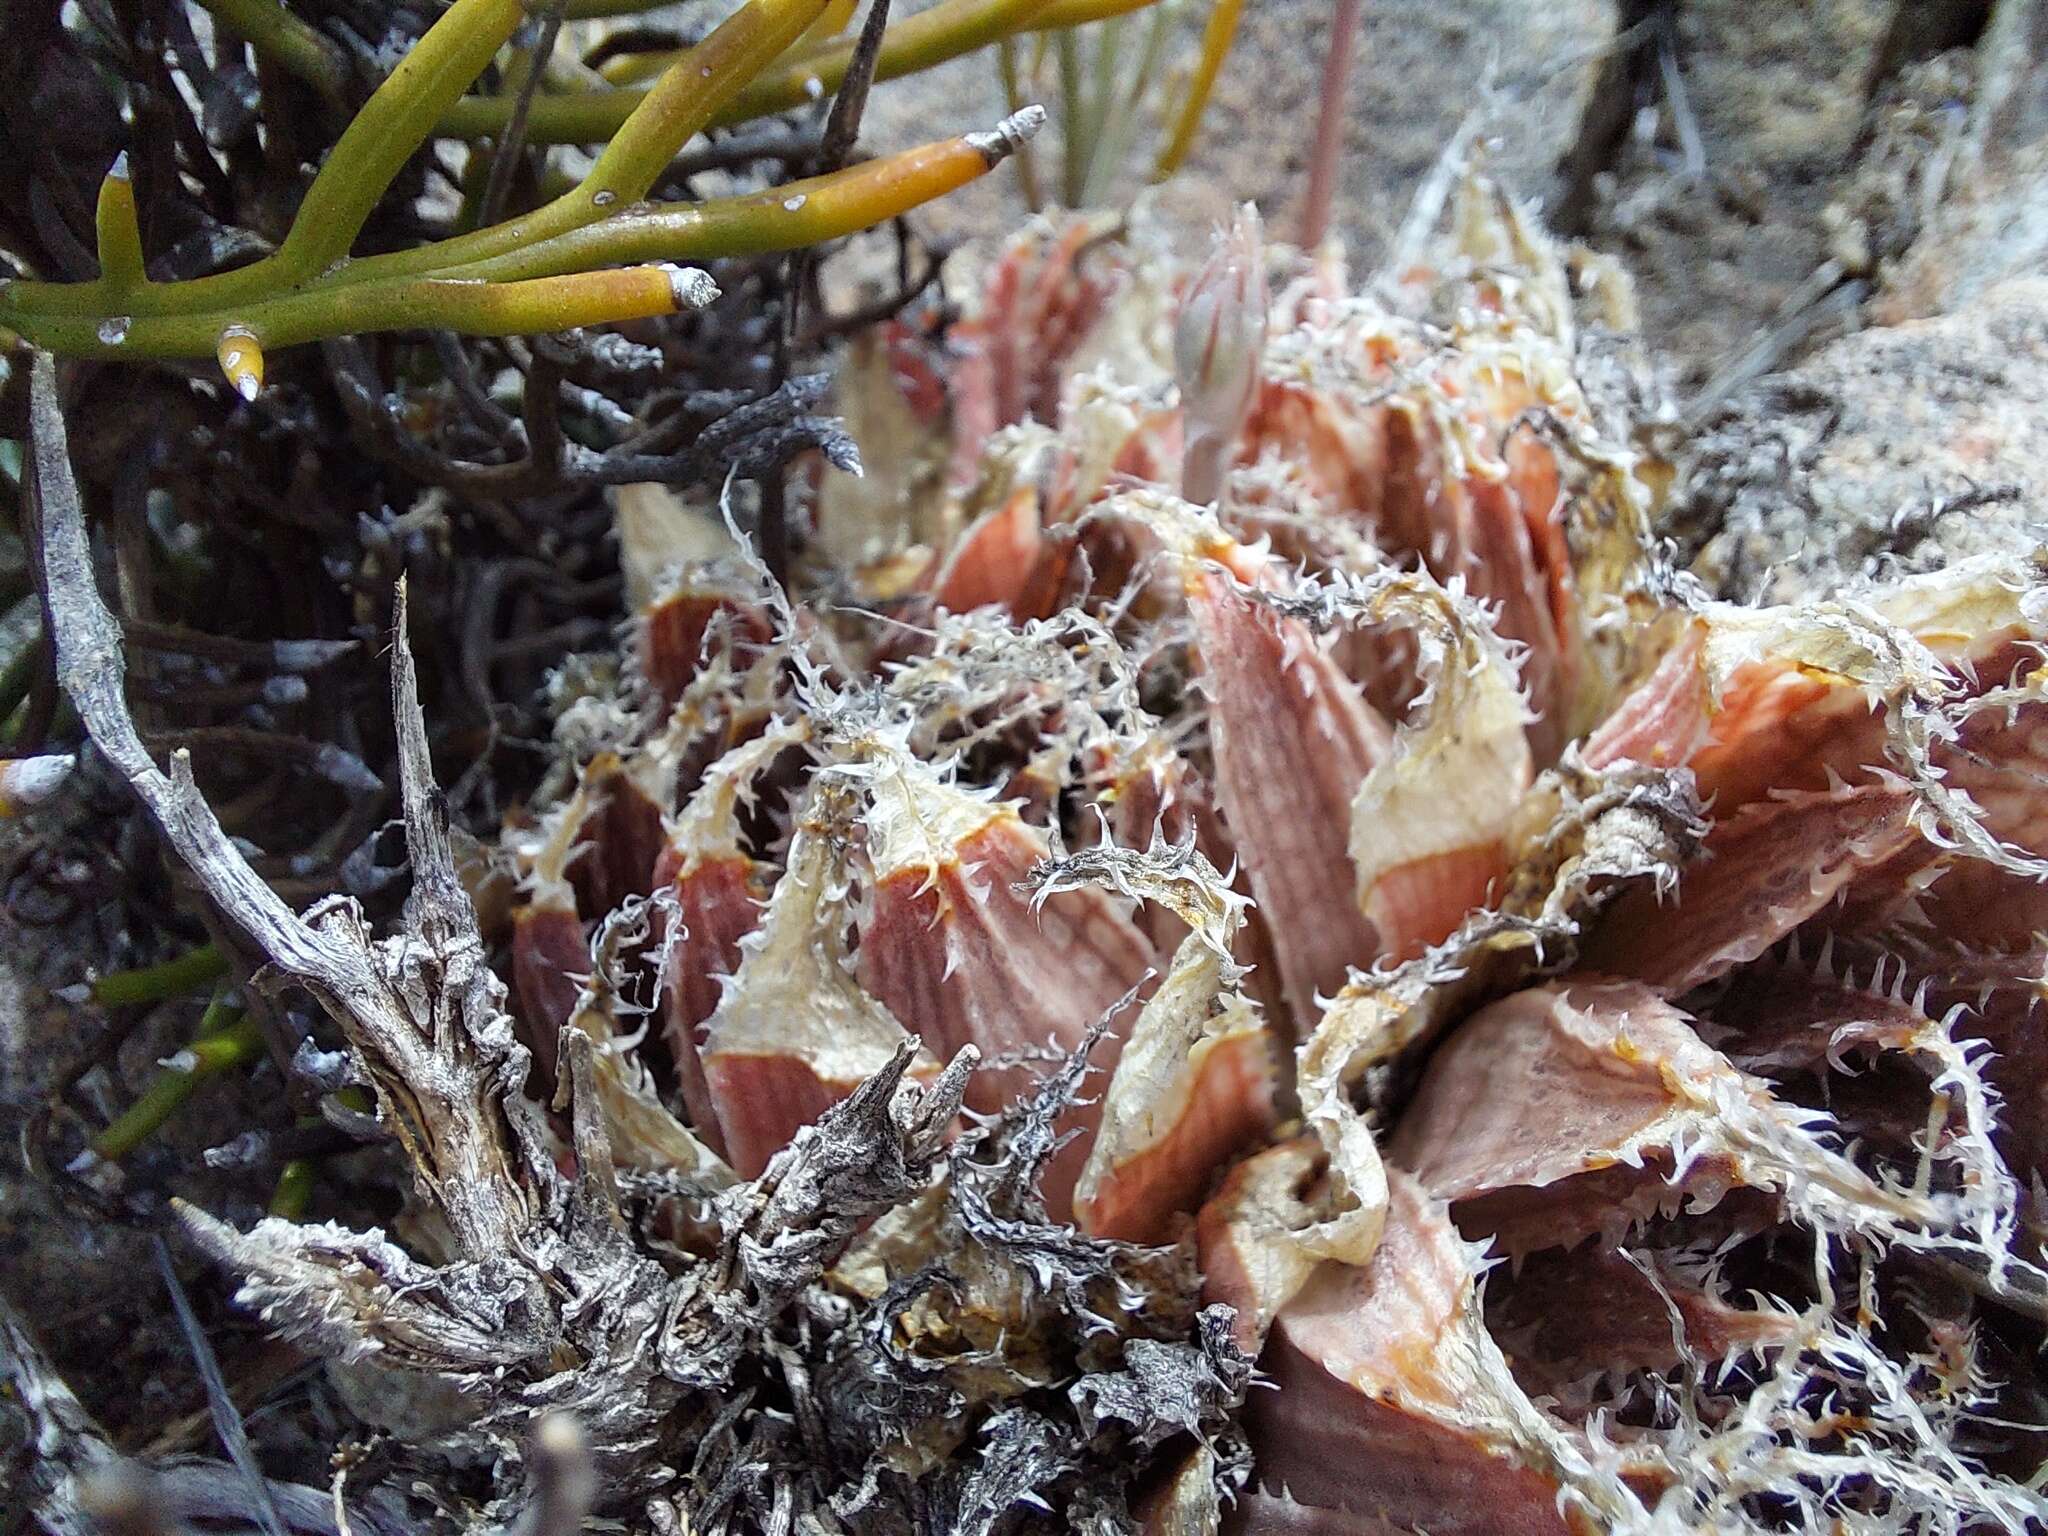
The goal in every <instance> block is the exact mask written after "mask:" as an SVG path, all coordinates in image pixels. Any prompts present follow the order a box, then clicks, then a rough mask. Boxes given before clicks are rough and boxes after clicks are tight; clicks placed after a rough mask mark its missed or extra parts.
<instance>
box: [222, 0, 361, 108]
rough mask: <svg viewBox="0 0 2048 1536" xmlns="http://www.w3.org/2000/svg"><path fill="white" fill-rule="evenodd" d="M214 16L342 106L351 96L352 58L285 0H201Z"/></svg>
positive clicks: (260, 50) (258, 50) (331, 100)
mask: <svg viewBox="0 0 2048 1536" xmlns="http://www.w3.org/2000/svg"><path fill="white" fill-rule="evenodd" d="M199 3H200V4H201V5H203V6H205V7H206V8H207V9H208V10H209V11H211V12H213V14H214V15H216V16H218V17H219V18H220V19H221V20H222V21H224V22H226V23H227V24H228V25H229V26H230V27H232V28H233V29H234V30H235V31H236V32H239V33H240V34H241V35H242V36H243V37H245V38H247V39H248V40H249V43H250V45H251V46H252V47H254V48H255V49H256V51H257V52H258V53H260V54H262V55H264V56H265V57H266V58H270V59H274V60H276V61H277V62H278V63H279V64H282V65H283V66H284V67H285V68H286V69H288V70H290V71H291V72H292V73H293V74H295V75H297V76H298V77H299V78H300V79H301V80H303V81H305V82H306V83H307V84H308V85H310V86H312V87H313V89H314V90H316V91H318V92H319V93H320V94H321V95H322V96H324V97H326V98H327V100H328V101H330V102H333V103H335V104H336V105H339V104H340V103H341V102H342V101H343V100H344V99H346V97H347V95H348V61H347V60H346V59H344V58H343V57H342V54H341V50H340V49H339V48H337V47H335V46H334V44H333V43H331V42H329V41H328V40H327V39H326V38H324V37H322V36H321V35H320V34H319V33H318V32H316V31H314V30H313V28H311V27H309V26H307V25H306V23H305V22H303V21H301V20H299V18H298V17H296V16H294V15H293V14H292V13H291V12H290V11H288V10H286V9H285V8H284V6H283V4H282V3H281V0H199Z"/></svg>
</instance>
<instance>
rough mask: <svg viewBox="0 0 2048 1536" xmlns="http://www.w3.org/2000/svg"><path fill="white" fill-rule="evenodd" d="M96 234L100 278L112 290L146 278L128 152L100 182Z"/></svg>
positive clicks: (116, 290)
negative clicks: (129, 177) (130, 179)
mask: <svg viewBox="0 0 2048 1536" xmlns="http://www.w3.org/2000/svg"><path fill="white" fill-rule="evenodd" d="M93 225H94V230H95V233H96V235H97V237H98V240H97V243H98V245H99V258H100V281H101V282H103V283H105V284H106V285H107V287H108V288H109V289H110V290H112V291H114V292H117V293H119V292H125V291H127V290H129V289H133V288H139V287H141V286H142V285H143V284H144V283H145V282H147V281H148V279H147V278H146V277H145V276H144V275H143V271H142V227H141V225H140V224H139V223H137V222H136V216H135V186H134V183H132V182H131V181H129V179H128V152H127V151H126V150H123V151H122V152H121V153H120V155H119V156H117V157H116V158H115V160H114V168H113V169H112V170H110V171H108V172H107V174H106V177H105V179H104V180H102V181H101V182H100V200H99V207H98V209H97V210H96V211H95V213H94V215H93Z"/></svg>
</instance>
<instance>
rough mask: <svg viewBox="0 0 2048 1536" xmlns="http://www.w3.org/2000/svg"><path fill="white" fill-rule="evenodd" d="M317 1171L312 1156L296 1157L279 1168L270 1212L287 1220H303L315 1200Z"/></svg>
mask: <svg viewBox="0 0 2048 1536" xmlns="http://www.w3.org/2000/svg"><path fill="white" fill-rule="evenodd" d="M316 1171H317V1169H316V1166H315V1164H314V1162H313V1160H312V1159H311V1158H310V1157H295V1158H293V1159H292V1160H291V1161H290V1162H288V1163H286V1164H285V1165H284V1167H283V1168H281V1169H279V1170H278V1175H277V1188H275V1189H274V1190H272V1191H271V1193H270V1214H271V1215H272V1216H282V1217H283V1218H284V1219H285V1220H286V1221H303V1220H304V1219H305V1216H306V1207H307V1206H308V1205H310V1204H311V1203H312V1200H313V1179H314V1175H315V1173H316Z"/></svg>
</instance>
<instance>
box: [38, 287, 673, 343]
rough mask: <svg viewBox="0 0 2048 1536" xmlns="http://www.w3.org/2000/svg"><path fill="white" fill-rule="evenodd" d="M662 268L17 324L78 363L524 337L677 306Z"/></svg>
mask: <svg viewBox="0 0 2048 1536" xmlns="http://www.w3.org/2000/svg"><path fill="white" fill-rule="evenodd" d="M681 277H682V275H681V274H679V273H675V272H671V271H668V270H666V269H664V268H661V267H651V266H642V267H629V268H626V269H624V270H619V271H584V270H578V271H569V272H565V273H563V274H562V275H558V276H549V277H547V278H545V279H543V280H537V281H532V282H484V281H482V280H480V278H479V277H477V276H474V275H471V274H470V273H468V272H467V271H466V270H465V272H464V275H463V276H462V277H460V278H433V277H419V278H400V279H398V280H397V281H395V282H387V283H358V284H346V283H336V282H326V283H316V284H314V285H312V286H311V287H307V288H301V289H298V290H297V291H295V292H291V293H287V294H285V295H284V296H283V297H281V298H274V299H256V300H252V301H249V302H243V303H237V304H234V305H232V306H229V307H226V308H221V309H210V310H201V311H199V312H198V313H196V314H176V315H139V316H136V317H134V318H133V319H131V320H130V321H129V323H128V326H127V329H126V330H125V331H124V332H123V333H122V336H121V338H120V340H119V341H116V342H110V341H108V340H107V339H106V337H105V336H103V335H102V334H101V333H100V331H99V329H98V327H97V326H96V325H95V324H94V322H93V320H92V317H90V316H83V317H79V316H71V315H63V316H52V317H50V318H48V319H46V320H40V321H37V322H35V323H34V324H33V325H32V326H31V325H29V324H27V323H26V322H25V323H24V330H25V331H26V332H27V333H28V334H30V336H31V338H32V339H33V340H34V341H35V342H36V343H37V345H39V346H43V347H47V348H50V349H52V350H54V351H58V352H65V353H69V354H71V355H73V356H80V357H206V356H210V355H211V354H212V353H213V351H214V349H215V347H216V346H217V344H218V342H219V339H220V335H221V333H222V332H223V331H224V330H226V329H227V328H228V327H229V326H231V325H232V326H239V327H241V328H242V329H244V330H246V331H247V332H248V333H249V334H250V335H251V336H252V337H254V338H255V340H256V342H257V344H258V346H259V347H261V348H262V349H263V350H265V351H269V350H272V349H274V348H277V347H289V346H295V345H297V344H298V343H300V342H305V341H319V340H322V339H324V338H326V337H329V336H362V335H368V334H371V333H373V332H376V331H411V330H446V331H459V332H461V333H462V334H464V335H466V336H531V335H538V334H540V333H543V332H549V331H569V330H575V329H576V328H577V327H579V326H586V325H611V324H616V323H617V322H619V321H622V320H640V319H645V318H647V317H649V316H654V315H672V314H674V313H675V312H676V311H677V310H678V309H680V308H682V306H683V303H684V302H685V301H686V299H687V298H688V295H689V289H688V287H687V285H686V284H685V283H683V282H682V281H681V280H680V279H681Z"/></svg>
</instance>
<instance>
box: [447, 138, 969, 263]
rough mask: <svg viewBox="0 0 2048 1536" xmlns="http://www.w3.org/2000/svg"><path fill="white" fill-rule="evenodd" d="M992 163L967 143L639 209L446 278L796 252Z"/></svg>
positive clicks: (924, 198)
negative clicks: (760, 188) (739, 192)
mask: <svg viewBox="0 0 2048 1536" xmlns="http://www.w3.org/2000/svg"><path fill="white" fill-rule="evenodd" d="M993 163H994V162H993V160H992V159H991V157H990V156H989V154H988V153H987V151H986V150H985V149H983V148H982V147H980V146H979V145H977V144H976V143H975V142H974V140H973V138H972V137H970V138H961V139H948V140H945V141H944V142H942V143H939V144H927V145H925V146H924V147H923V148H921V149H913V150H906V151H905V152H904V153H902V154H900V155H891V156H889V157H888V158H887V159H883V160H870V161H867V162H865V163H863V164H861V165H858V166H854V167H851V168H849V169H847V170H844V171H836V172H834V173H832V174H831V175H829V176H816V177H812V178H811V179H809V180H807V181H793V182H789V183H787V184H786V185H783V186H779V187H774V188H772V189H770V190H769V191H766V192H756V193H751V194H749V195H747V196H744V197H728V198H718V199H716V200H714V201H711V202H705V203H678V204H663V205H660V206H657V207H649V208H642V209H638V210H635V211H634V212H631V213H625V214H621V215H620V216H619V217H617V218H614V219H607V220H606V221H605V222H604V223H602V224H593V225H591V226H589V227H588V228H585V229H579V230H575V231H572V232H571V233H569V234H566V235H562V236H560V237H558V238H556V239H553V240H548V241H544V242H542V243H541V244H539V245H533V246H528V247H526V248H525V249H524V250H519V251H513V252H510V253H508V254H506V255H504V256H500V257H496V258H494V259H492V260H490V261H485V262H478V263H477V264H476V265H474V266H470V267H462V268H458V269H457V271H456V273H455V274H453V275H455V276H460V277H464V278H473V279H474V278H483V279H488V280H489V281H490V282H492V283H501V282H506V281H511V280H517V279H530V278H537V277H542V276H545V274H547V273H549V272H564V271H576V270H580V269H582V268H585V267H588V266H591V265H595V264H598V263H602V262H612V261H652V260H669V261H694V260H703V259H708V258H710V257H712V256H739V255H749V254H755V253H759V252H764V251H794V250H801V249H803V248H804V247H805V246H809V245H815V244H817V243H818V242H820V241H823V240H836V239H838V238H840V237H841V236H842V235H850V234H853V233H855V232H856V231H859V230H862V229H868V228H872V227H873V226H874V225H876V224H881V223H885V222H887V221H888V220H890V219H893V218H895V217H896V216H897V215H898V214H900V213H906V212H908V211H909V210H910V209H912V208H915V207H917V206H918V205H919V204H921V203H925V202H929V201H930V200H931V199H933V198H935V197H943V196H944V195H945V194H946V193H948V192H950V191H952V190H953V189H954V188H956V187H959V186H962V185H964V184H965V183H967V182H969V181H972V180H973V179H974V178H975V177H977V176H981V175H984V174H986V173H987V172H988V170H989V169H990V168H991V166H992V164H993Z"/></svg>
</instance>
